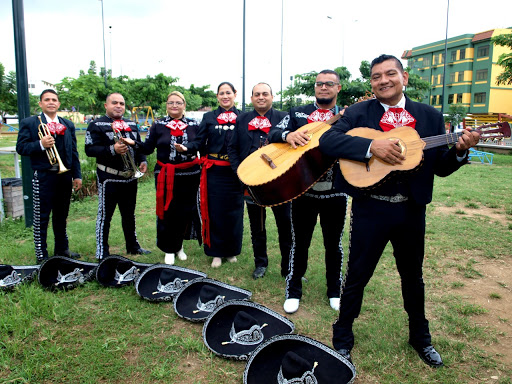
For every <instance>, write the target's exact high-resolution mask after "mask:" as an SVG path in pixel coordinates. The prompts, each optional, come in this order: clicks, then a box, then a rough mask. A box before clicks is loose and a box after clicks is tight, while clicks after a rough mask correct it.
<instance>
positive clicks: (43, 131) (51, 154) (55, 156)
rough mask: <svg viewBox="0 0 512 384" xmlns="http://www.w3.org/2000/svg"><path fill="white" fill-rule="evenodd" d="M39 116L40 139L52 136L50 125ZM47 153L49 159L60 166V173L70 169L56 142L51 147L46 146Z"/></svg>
mask: <svg viewBox="0 0 512 384" xmlns="http://www.w3.org/2000/svg"><path fill="white" fill-rule="evenodd" d="M38 117H39V123H40V124H39V126H38V127H37V134H38V135H39V139H41V140H42V139H43V137H45V136H50V135H51V132H50V129H49V128H48V126H47V125H46V124H45V123H43V120H41V116H38ZM46 155H47V156H48V161H49V162H50V164H51V165H52V166H58V168H59V172H58V173H64V172H67V171H69V169H67V168H66V167H65V165H64V163H63V162H62V160H61V158H60V156H59V152H58V151H57V148H56V147H55V144H53V145H52V146H51V147H50V148H46Z"/></svg>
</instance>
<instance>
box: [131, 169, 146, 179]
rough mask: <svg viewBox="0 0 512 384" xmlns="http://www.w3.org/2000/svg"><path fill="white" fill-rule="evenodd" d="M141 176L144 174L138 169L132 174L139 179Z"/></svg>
mask: <svg viewBox="0 0 512 384" xmlns="http://www.w3.org/2000/svg"><path fill="white" fill-rule="evenodd" d="M142 176H144V174H143V173H142V172H141V171H139V170H137V171H135V174H134V175H133V177H135V178H136V179H140V178H141V177H142Z"/></svg>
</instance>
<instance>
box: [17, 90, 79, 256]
mask: <svg viewBox="0 0 512 384" xmlns="http://www.w3.org/2000/svg"><path fill="white" fill-rule="evenodd" d="M39 100H40V101H39V106H40V107H41V110H42V113H41V114H40V115H37V116H31V117H28V118H26V119H23V120H22V121H21V122H20V130H19V133H18V141H17V143H16V151H17V152H18V153H19V154H20V155H23V156H30V163H31V166H32V170H33V171H34V174H33V178H32V188H33V209H34V224H33V231H34V247H35V253H36V258H37V262H38V263H41V262H42V261H44V260H46V259H48V249H47V244H46V237H47V232H48V222H49V220H50V212H51V213H52V227H53V234H54V237H55V247H54V254H55V255H59V256H68V257H73V258H79V257H80V255H79V254H78V253H75V252H71V251H70V250H69V243H68V236H67V232H66V221H67V218H68V212H69V202H70V200H71V191H72V189H74V190H79V189H80V188H81V187H82V174H81V171H80V161H79V159H78V151H77V148H76V136H75V126H74V125H73V123H72V122H71V121H69V120H67V119H63V118H61V117H59V116H57V111H58V110H59V107H60V102H59V96H58V94H57V92H55V91H54V90H53V89H46V90H44V91H43V92H42V93H41V96H40V98H39Z"/></svg>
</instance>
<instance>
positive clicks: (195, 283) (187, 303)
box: [174, 278, 252, 322]
mask: <svg viewBox="0 0 512 384" xmlns="http://www.w3.org/2000/svg"><path fill="white" fill-rule="evenodd" d="M205 285H211V286H213V287H215V288H216V289H217V290H218V291H219V293H220V295H221V296H224V302H226V301H229V300H248V299H250V298H251V296H252V292H251V291H248V290H246V289H242V288H238V287H235V286H233V285H229V284H225V283H222V282H220V281H217V280H213V279H208V278H199V279H194V280H192V281H190V282H189V283H187V284H186V285H185V286H184V287H183V289H182V290H181V292H180V293H178V295H176V298H175V299H174V311H175V312H176V314H177V315H178V316H179V317H182V318H184V319H186V320H190V321H193V322H202V321H205V320H206V318H207V317H208V316H209V315H210V314H211V312H205V311H197V301H198V299H199V293H200V291H201V288H202V287H204V286H205ZM194 312H195V313H194ZM212 312H213V311H212Z"/></svg>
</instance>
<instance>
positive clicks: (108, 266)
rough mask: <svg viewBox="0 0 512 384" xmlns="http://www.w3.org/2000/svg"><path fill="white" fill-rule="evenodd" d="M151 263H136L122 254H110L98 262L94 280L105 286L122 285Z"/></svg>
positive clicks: (130, 281)
mask: <svg viewBox="0 0 512 384" xmlns="http://www.w3.org/2000/svg"><path fill="white" fill-rule="evenodd" d="M151 265H153V264H146V263H137V262H135V261H133V260H130V259H128V258H126V257H123V256H118V255H110V256H108V257H106V258H105V259H103V260H101V262H100V263H99V264H98V268H97V269H96V280H98V282H99V283H100V284H101V285H104V286H105V287H124V286H125V285H128V284H132V283H133V282H134V281H135V280H136V279H137V278H138V277H139V275H140V274H141V272H142V271H144V270H145V269H146V268H148V267H149V266H151Z"/></svg>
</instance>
